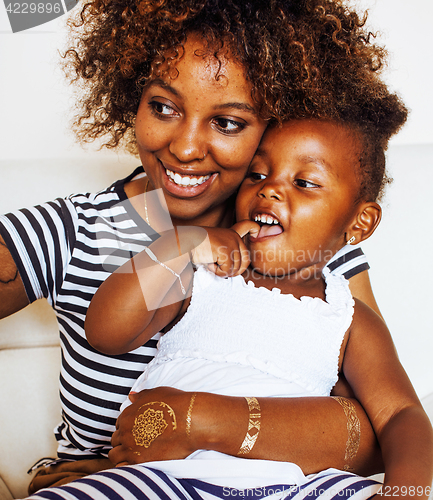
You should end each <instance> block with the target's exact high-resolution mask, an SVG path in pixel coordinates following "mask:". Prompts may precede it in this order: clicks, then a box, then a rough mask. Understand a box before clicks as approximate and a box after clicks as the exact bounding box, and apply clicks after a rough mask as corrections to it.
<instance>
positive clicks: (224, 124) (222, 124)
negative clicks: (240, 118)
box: [213, 118, 245, 135]
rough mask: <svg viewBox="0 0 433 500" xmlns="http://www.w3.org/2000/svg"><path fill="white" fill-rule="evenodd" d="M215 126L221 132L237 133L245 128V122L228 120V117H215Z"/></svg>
mask: <svg viewBox="0 0 433 500" xmlns="http://www.w3.org/2000/svg"><path fill="white" fill-rule="evenodd" d="M213 123H214V125H215V127H216V128H217V129H218V130H219V131H220V132H222V133H223V134H227V135H230V134H237V133H239V132H242V130H243V129H244V128H245V123H241V122H237V121H236V120H230V119H229V118H215V119H214V120H213Z"/></svg>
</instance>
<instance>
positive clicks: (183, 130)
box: [168, 121, 208, 163]
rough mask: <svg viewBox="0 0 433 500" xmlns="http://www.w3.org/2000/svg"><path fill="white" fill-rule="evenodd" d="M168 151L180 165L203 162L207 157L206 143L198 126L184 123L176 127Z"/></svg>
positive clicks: (192, 123)
mask: <svg viewBox="0 0 433 500" xmlns="http://www.w3.org/2000/svg"><path fill="white" fill-rule="evenodd" d="M168 149H169V151H170V153H171V154H173V155H174V156H175V157H176V158H177V159H178V160H179V161H181V162H182V163H189V162H192V161H195V160H199V161H200V160H203V159H204V158H205V157H206V155H207V149H208V148H207V141H206V138H205V134H204V131H203V130H201V128H200V125H199V124H197V123H194V122H188V121H185V122H184V123H182V124H180V125H179V127H177V129H176V131H175V133H174V135H173V137H172V139H171V141H170V145H169V148H168Z"/></svg>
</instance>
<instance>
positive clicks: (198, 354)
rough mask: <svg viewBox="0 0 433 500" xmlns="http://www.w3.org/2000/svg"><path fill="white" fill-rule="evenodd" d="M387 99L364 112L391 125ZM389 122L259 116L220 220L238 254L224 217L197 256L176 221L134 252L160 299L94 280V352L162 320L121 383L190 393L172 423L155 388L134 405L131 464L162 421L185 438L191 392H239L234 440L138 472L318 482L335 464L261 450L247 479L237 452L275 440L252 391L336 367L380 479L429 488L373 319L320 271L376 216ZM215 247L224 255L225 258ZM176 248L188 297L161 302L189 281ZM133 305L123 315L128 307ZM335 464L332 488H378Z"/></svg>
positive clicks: (294, 387) (354, 426)
mask: <svg viewBox="0 0 433 500" xmlns="http://www.w3.org/2000/svg"><path fill="white" fill-rule="evenodd" d="M387 106H389V108H388V109H386V111H384V109H383V108H382V109H380V110H378V113H380V112H384V116H386V117H387V118H388V126H389V127H390V128H394V130H395V128H396V126H397V127H398V118H397V117H396V116H395V115H396V114H398V105H397V104H396V103H394V106H391V105H389V103H388V104H387ZM393 113H394V116H393ZM394 119H395V121H393V120H394ZM391 123H392V124H391ZM382 125H383V126H384V127H386V126H387V125H385V124H384V123H383V122H382ZM388 135H389V132H388V131H384V130H381V129H380V119H379V124H373V123H369V124H368V125H366V124H365V123H362V121H360V123H357V122H356V121H353V122H352V121H336V120H327V121H326V120H316V119H298V120H292V121H288V122H286V123H284V125H283V126H282V127H278V126H275V127H273V128H271V129H268V130H267V131H266V132H265V135H264V138H263V140H262V143H261V145H260V147H259V149H258V151H257V153H256V155H255V157H254V159H253V161H252V163H251V166H250V169H249V173H248V175H247V178H246V179H245V181H244V182H243V184H242V186H241V188H240V191H239V193H238V196H237V201H236V214H237V219H238V220H239V221H240V222H239V223H238V224H237V225H236V226H235V227H234V228H235V230H236V231H238V232H239V234H240V236H245V238H244V241H245V244H246V246H247V248H248V251H249V252H248V255H249V257H246V254H245V252H244V251H243V250H244V249H243V243H242V242H241V241H239V242H238V246H236V245H234V246H232V245H230V243H229V242H230V240H228V239H226V244H225V245H224V246H225V248H222V249H221V247H222V246H223V245H222V244H221V242H222V241H223V240H224V235H225V234H226V233H229V232H230V230H226V229H215V228H212V229H209V230H208V236H209V240H210V244H211V246H212V252H213V256H212V258H209V257H204V258H203V253H201V252H197V251H195V250H194V248H195V247H196V240H194V238H195V237H196V234H197V228H191V230H190V229H188V228H177V230H176V229H175V230H174V231H170V232H168V233H166V234H164V235H162V236H161V238H160V239H159V240H157V241H156V242H155V243H153V244H152V245H151V246H150V247H149V249H150V251H149V249H148V250H147V251H146V252H143V253H141V254H139V255H138V256H136V257H134V259H133V265H134V267H135V270H136V272H137V275H138V277H139V280H140V275H141V277H142V278H143V279H145V280H146V284H145V286H151V287H152V288H156V284H157V283H158V284H159V288H160V291H161V294H160V298H159V299H157V298H155V297H153V300H161V301H162V302H161V307H158V308H154V307H153V306H152V308H150V307H149V308H148V309H147V308H146V306H145V304H144V301H143V295H142V294H141V291H142V290H143V292H145V287H144V288H143V282H142V283H141V285H140V281H139V280H137V279H136V277H135V275H131V274H126V272H127V270H126V269H124V270H123V271H124V273H125V274H122V272H120V273H117V272H116V273H114V274H113V275H112V276H111V277H110V278H108V279H107V281H106V282H105V283H104V285H103V286H101V288H100V290H99V291H98V292H97V293H96V295H95V298H94V301H92V304H91V306H90V309H89V312H88V316H87V322H86V334H87V337H88V340H89V342H90V343H91V344H92V345H94V346H95V347H96V348H97V349H100V350H102V351H103V352H106V353H109V354H113V353H118V352H119V353H120V352H126V351H129V350H131V349H132V348H134V347H135V346H138V345H141V344H142V343H143V342H144V341H145V340H146V339H147V338H149V337H150V336H151V335H153V333H154V332H156V331H160V330H161V329H164V328H166V327H169V326H171V325H174V326H172V328H171V329H169V330H168V331H167V332H166V333H165V334H164V335H163V336H162V337H161V339H160V341H159V345H158V353H157V355H156V357H155V358H154V360H153V361H152V362H151V363H150V364H149V366H148V367H147V368H146V370H145V372H144V373H143V374H142V375H141V377H140V378H139V379H138V380H137V382H136V383H135V384H134V387H133V391H141V390H143V389H146V388H153V387H159V386H169V387H173V388H176V389H180V390H184V391H189V392H190V393H191V392H192V393H193V394H192V395H191V400H190V405H189V408H188V412H187V415H186V419H185V420H183V418H182V420H180V419H177V420H176V412H175V411H173V409H172V408H171V407H170V406H169V405H168V404H167V403H166V402H164V401H163V400H161V401H155V400H153V401H149V402H148V403H146V404H144V405H142V407H141V408H140V410H139V411H137V412H136V414H135V424H134V429H133V432H134V438H135V444H136V447H135V448H134V449H135V450H138V451H135V453H137V454H139V455H140V458H141V459H142V460H143V462H148V461H149V460H152V458H151V457H152V447H155V446H164V445H168V444H169V442H170V439H171V438H172V437H173V436H174V435H175V434H176V433H181V434H185V433H186V434H187V435H188V436H190V439H191V440H195V439H196V437H195V436H194V433H195V422H194V408H196V406H197V405H200V398H201V392H202V391H203V392H213V393H215V394H220V395H224V396H237V397H239V396H244V397H246V400H247V403H248V409H249V420H248V421H249V424H248V430H247V432H246V434H245V428H244V429H243V432H242V431H240V433H238V434H237V435H236V438H235V443H236V447H237V448H238V453H237V455H238V457H237V458H234V457H231V456H228V455H224V454H218V453H217V452H215V451H206V450H201V451H197V452H196V453H194V454H192V455H191V456H189V457H188V459H189V460H174V461H168V462H151V463H148V464H146V467H145V466H142V467H140V468H138V469H137V470H140V473H141V474H143V475H146V474H147V472H146V471H147V470H148V469H150V470H158V471H161V472H162V473H166V474H168V476H169V477H170V478H172V477H174V478H185V477H187V478H194V479H198V480H206V481H210V482H212V480H213V481H214V483H215V484H217V485H219V486H226V487H235V488H241V489H244V488H257V487H265V486H267V487H268V486H270V485H273V484H283V485H285V487H286V488H289V487H290V486H296V487H299V488H301V487H302V488H307V487H310V486H311V484H314V482H316V483H315V486H313V488H314V487H316V488H317V487H318V485H320V488H322V489H323V488H324V489H326V487H325V486H324V483H322V480H323V478H324V477H326V478H327V479H329V477H331V476H332V474H336V473H335V471H334V472H332V471H326V472H325V473H323V472H322V473H320V474H319V475H317V476H313V477H308V478H306V477H305V476H304V475H303V474H302V473H301V471H300V469H299V467H297V466H295V465H294V464H288V463H282V462H281V461H272V460H269V461H266V462H262V461H259V462H260V471H261V472H260V474H259V476H257V469H256V464H257V462H256V461H254V460H245V458H244V457H247V458H250V459H251V458H253V459H254V458H263V457H265V456H266V449H267V448H269V447H270V446H274V445H275V443H274V442H271V441H270V440H269V434H267V428H274V430H275V427H277V428H278V427H279V426H280V427H281V426H282V424H281V422H280V421H279V420H278V417H276V416H275V415H272V414H270V413H267V411H266V404H267V398H269V397H288V396H292V397H302V396H307V395H308V396H313V395H314V396H322V397H323V396H329V395H330V391H331V389H332V387H333V386H334V384H335V383H336V381H337V378H338V374H339V373H342V374H344V376H345V377H346V378H347V380H348V381H349V383H350V385H351V387H352V388H353V390H354V393H355V396H356V398H357V399H358V400H359V401H360V402H361V404H362V405H363V407H364V408H365V410H366V412H367V414H368V416H369V418H370V420H371V422H372V425H373V428H374V430H375V432H376V434H377V437H378V440H379V443H380V446H381V449H382V453H383V458H384V463H385V482H384V492H386V491H394V492H396V494H397V496H414V495H416V496H417V497H418V496H419V497H423V498H427V497H428V494H429V488H430V486H431V482H432V474H433V472H432V471H433V435H432V429H431V425H430V422H429V420H428V417H427V416H426V414H425V413H424V411H423V409H422V406H421V404H420V402H419V400H418V398H417V396H416V394H415V392H414V390H413V388H412V386H411V383H410V381H409V380H408V377H407V376H406V374H405V372H404V370H403V368H402V366H401V365H400V363H399V360H398V357H397V355H396V352H395V349H394V346H393V343H392V340H391V337H390V334H389V332H388V331H387V328H386V326H385V324H384V322H383V321H382V320H381V319H380V318H379V316H378V315H377V314H376V313H374V312H373V311H372V310H371V309H370V308H369V307H368V306H366V305H365V304H363V303H362V302H360V301H359V300H357V299H355V300H354V299H353V298H352V296H351V294H350V291H349V288H348V283H347V281H346V280H345V279H344V278H343V277H341V276H335V275H332V274H331V273H330V272H329V270H328V269H326V264H327V262H328V261H329V259H330V256H332V255H335V253H336V252H337V251H338V250H339V249H340V248H341V247H343V246H344V245H346V244H352V243H359V242H360V241H363V240H365V239H366V238H368V237H369V236H370V235H371V234H372V233H373V231H374V230H375V228H376V227H377V225H378V223H379V221H380V214H381V210H380V206H379V205H378V204H377V203H376V199H377V198H378V196H379V194H380V192H381V189H382V187H383V183H384V180H385V173H384V148H385V147H386V141H387V138H388V137H387V136H388ZM191 240H192V241H191ZM227 244H229V245H230V250H231V251H232V252H235V253H234V254H233V253H232V255H238V256H239V258H237V257H233V258H232V259H231V260H230V259H227V248H226V247H227ZM185 250H188V251H192V253H191V255H192V260H193V262H194V263H195V264H198V265H199V267H198V269H197V271H196V272H195V273H194V275H193V280H192V297H191V299H185V300H183V301H180V302H174V297H179V295H183V296H186V295H187V293H186V290H187V288H188V285H189V281H190V280H191V274H192V271H191V267H190V266H189V264H188V263H189V254H188V253H187V252H185ZM236 252H238V253H236ZM220 254H222V256H223V259H224V264H223V266H222V268H221V267H219V266H218V263H219V262H220V259H219V257H220ZM212 262H215V263H217V266H216V268H215V269H216V270H217V273H218V274H225V273H227V271H228V270H229V271H228V272H229V273H230V274H232V275H236V276H234V277H231V278H224V277H220V276H217V275H215V274H214V273H212V272H209V271H208V270H206V269H205V267H204V266H200V264H208V263H212ZM248 264H249V266H248V268H247V269H245V267H246V266H247V265H248ZM152 285H153V286H152ZM179 290H180V294H179ZM144 296H145V297H146V295H145V293H144ZM167 298H168V300H167ZM131 301H132V304H131V303H130V302H131ZM125 307H127V309H128V314H125V310H124V308H125ZM135 308H137V314H134V313H131V314H129V312H130V311H133V310H134V309H135ZM117 320H119V321H121V322H122V328H120V329H119V324H120V323H116V321H117ZM116 330H118V331H116ZM264 336H266V342H264ZM378 382H379V384H378ZM338 402H339V403H340V404H342V405H343V407H344V408H345V412H347V413H346V414H347V416H348V432H349V437H348V441H347V448H346V456H345V458H344V460H345V463H344V466H342V468H344V469H350V468H351V467H352V461H353V458H354V457H355V456H356V452H357V449H358V447H359V443H360V439H361V438H362V436H361V435H360V430H359V427H358V424H359V422H357V417H356V412H354V410H353V407H352V406H351V404H350V402H348V400H346V399H343V398H339V399H338ZM125 406H126V405H125ZM215 411H218V410H215ZM222 411H224V407H222ZM244 425H245V424H244ZM282 439H283V433H282ZM158 442H161V443H162V444H158ZM285 445H286V446H287V444H286V443H285ZM194 446H195V448H196V449H197V446H198V448H199V447H200V445H199V444H198V445H197V443H195V445H194ZM203 448H205V447H203ZM213 449H217V448H213ZM274 452H275V450H274ZM280 460H284V456H283V455H282V456H281V458H280ZM234 470H235V471H236V472H235V476H236V479H234V478H233V471H234ZM215 471H217V472H215ZM330 475H331V476H330ZM337 476H338V477H339V478H340V479H339V480H338V481H341V484H340V483H339V482H338V481H337V480H336V479H335V476H333V477H334V481H333V482H332V488H336V490H335V491H340V490H339V488H341V489H342V490H344V491H345V493H343V494H347V490H345V489H344V488H345V487H347V485H348V484H350V488H352V494H355V492H357V494H359V495H360V497H361V498H362V497H364V498H368V497H370V496H371V495H373V494H375V493H376V492H377V491H378V490H379V485H377V484H376V486H375V485H374V482H369V483H363V486H360V484H361V483H360V482H359V478H357V477H356V476H352V475H347V474H339V475H338V474H337ZM210 478H211V479H210ZM342 478H344V479H342ZM273 481H274V482H273ZM344 481H346V482H345V483H344V485H345V486H342V484H343V482H344ZM337 483H338V485H337ZM329 487H330V486H329V485H328V488H329ZM363 487H364V488H365V489H364V491H363V492H361V490H362V488H363ZM305 491H307V490H304V492H305ZM411 492H412V493H411ZM363 495H364V496H363ZM128 498H129V497H128ZM131 498H132V496H131Z"/></svg>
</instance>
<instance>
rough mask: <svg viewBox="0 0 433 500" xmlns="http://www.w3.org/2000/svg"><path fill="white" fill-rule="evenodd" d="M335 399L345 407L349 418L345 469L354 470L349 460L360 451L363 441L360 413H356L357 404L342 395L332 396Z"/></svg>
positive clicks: (345, 412)
mask: <svg viewBox="0 0 433 500" xmlns="http://www.w3.org/2000/svg"><path fill="white" fill-rule="evenodd" d="M331 397H332V399H335V401H337V402H338V403H339V404H340V405H341V406H342V408H343V410H344V414H345V415H346V418H347V434H348V436H347V442H346V453H345V455H344V461H345V462H346V463H345V465H344V470H345V471H349V470H353V468H352V467H350V465H349V462H350V461H352V460H353V459H354V458H355V457H356V454H357V453H358V449H359V444H360V442H361V423H360V421H359V418H358V415H357V414H356V408H355V405H354V404H353V403H352V401H350V400H348V399H346V398H342V397H340V396H331Z"/></svg>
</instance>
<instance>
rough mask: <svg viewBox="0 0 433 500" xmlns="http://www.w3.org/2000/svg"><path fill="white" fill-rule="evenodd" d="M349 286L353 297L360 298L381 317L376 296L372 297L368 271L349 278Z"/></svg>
mask: <svg viewBox="0 0 433 500" xmlns="http://www.w3.org/2000/svg"><path fill="white" fill-rule="evenodd" d="M349 288H350V291H351V292H352V295H353V296H354V297H355V298H357V299H359V300H362V302H364V303H365V304H367V305H368V306H369V307H371V308H372V309H373V311H375V312H376V313H377V314H378V315H379V316H380V317H382V314H381V313H380V310H379V306H378V305H377V302H376V298H375V297H374V293H373V289H372V288H371V283H370V276H369V274H368V271H362V272H361V273H358V274H355V276H352V277H351V278H349Z"/></svg>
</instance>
